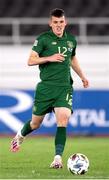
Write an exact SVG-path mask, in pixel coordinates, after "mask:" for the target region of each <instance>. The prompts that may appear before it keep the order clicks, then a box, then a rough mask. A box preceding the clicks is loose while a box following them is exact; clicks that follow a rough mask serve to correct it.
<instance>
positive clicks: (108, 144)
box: [0, 137, 109, 179]
mask: <svg viewBox="0 0 109 180" xmlns="http://www.w3.org/2000/svg"><path fill="white" fill-rule="evenodd" d="M10 141H11V138H6V137H0V179H6V178H7V179H88V178H90V179H91V178H92V179H93V178H96V179H105V178H109V138H100V137H99V138H82V137H79V138H78V137H72V138H68V139H67V143H66V147H65V151H64V154H63V163H64V167H63V169H57V170H56V169H50V168H49V165H50V163H51V162H52V160H53V155H54V138H53V137H40V138H39V137H34V138H32V137H27V139H26V140H25V142H24V143H23V144H22V147H21V150H20V151H19V152H18V153H12V152H10V150H9V148H10ZM75 152H80V153H83V154H85V155H87V157H88V158H89V161H90V169H89V171H88V172H87V174H85V175H72V174H71V173H70V172H69V171H68V170H67V167H66V162H67V159H68V157H69V156H70V155H71V154H72V153H75Z"/></svg>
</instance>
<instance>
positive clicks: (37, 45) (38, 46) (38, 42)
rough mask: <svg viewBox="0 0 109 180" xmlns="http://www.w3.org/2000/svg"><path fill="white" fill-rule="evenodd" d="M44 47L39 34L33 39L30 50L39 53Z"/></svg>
mask: <svg viewBox="0 0 109 180" xmlns="http://www.w3.org/2000/svg"><path fill="white" fill-rule="evenodd" d="M43 49H44V41H43V38H41V37H40V36H39V37H38V38H37V39H36V40H35V42H34V44H33V47H32V50H33V51H35V52H37V53H38V54H40V53H41V52H42V51H43Z"/></svg>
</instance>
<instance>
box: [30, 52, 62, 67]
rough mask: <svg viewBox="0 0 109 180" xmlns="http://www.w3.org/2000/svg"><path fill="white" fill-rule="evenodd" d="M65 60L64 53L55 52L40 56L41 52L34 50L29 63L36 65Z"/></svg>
mask: <svg viewBox="0 0 109 180" xmlns="http://www.w3.org/2000/svg"><path fill="white" fill-rule="evenodd" d="M63 61H64V56H63V54H54V55H52V56H47V57H39V54H38V53H37V52H35V51H32V52H31V54H30V57H29V59H28V65H29V66H34V65H38V64H43V63H47V62H63Z"/></svg>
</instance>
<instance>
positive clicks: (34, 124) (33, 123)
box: [30, 121, 41, 129]
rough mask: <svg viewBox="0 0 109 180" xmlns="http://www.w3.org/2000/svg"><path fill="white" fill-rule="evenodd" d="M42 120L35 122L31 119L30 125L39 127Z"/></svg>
mask: <svg viewBox="0 0 109 180" xmlns="http://www.w3.org/2000/svg"><path fill="white" fill-rule="evenodd" d="M40 124H41V123H40V122H33V121H31V123H30V125H31V128H32V129H38V128H39V127H40Z"/></svg>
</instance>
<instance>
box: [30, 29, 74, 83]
mask: <svg viewBox="0 0 109 180" xmlns="http://www.w3.org/2000/svg"><path fill="white" fill-rule="evenodd" d="M76 44H77V43H76V40H75V37H74V36H73V35H71V34H69V33H67V32H64V34H63V36H62V37H57V36H56V35H55V34H54V33H53V32H52V31H51V30H50V31H48V32H45V33H43V34H41V35H40V36H39V37H38V38H37V39H36V40H35V43H34V45H33V47H32V50H34V51H36V52H37V53H38V54H39V56H40V57H46V56H51V55H54V54H56V53H62V54H63V55H64V58H65V60H64V61H63V62H61V63H60V62H47V63H44V64H40V65H39V69H40V78H41V80H42V82H45V83H46V84H50V85H56V86H71V85H72V83H73V80H72V78H71V73H70V64H71V59H72V57H73V56H75V53H76Z"/></svg>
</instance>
